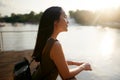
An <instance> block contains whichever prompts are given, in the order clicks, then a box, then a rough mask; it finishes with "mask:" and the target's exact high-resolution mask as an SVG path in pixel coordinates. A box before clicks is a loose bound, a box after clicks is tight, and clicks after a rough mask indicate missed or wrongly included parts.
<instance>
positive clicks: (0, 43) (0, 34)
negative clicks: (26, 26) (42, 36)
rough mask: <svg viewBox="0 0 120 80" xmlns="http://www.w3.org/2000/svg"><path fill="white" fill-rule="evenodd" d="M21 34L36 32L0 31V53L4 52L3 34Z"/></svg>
mask: <svg viewBox="0 0 120 80" xmlns="http://www.w3.org/2000/svg"><path fill="white" fill-rule="evenodd" d="M21 32H37V30H25V31H0V52H4V35H3V33H21Z"/></svg>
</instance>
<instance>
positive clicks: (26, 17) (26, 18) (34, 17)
mask: <svg viewBox="0 0 120 80" xmlns="http://www.w3.org/2000/svg"><path fill="white" fill-rule="evenodd" d="M41 15H42V12H40V13H39V14H35V12H33V11H31V12H30V13H29V14H15V13H12V14H11V16H10V17H8V16H5V17H1V18H0V22H9V23H15V22H20V23H39V20H40V18H41Z"/></svg>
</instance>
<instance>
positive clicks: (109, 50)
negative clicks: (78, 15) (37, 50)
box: [0, 24, 120, 80]
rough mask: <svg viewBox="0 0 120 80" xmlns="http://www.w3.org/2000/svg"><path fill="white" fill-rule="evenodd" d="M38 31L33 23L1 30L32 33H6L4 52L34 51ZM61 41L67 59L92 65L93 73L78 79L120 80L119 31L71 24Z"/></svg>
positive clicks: (85, 74) (79, 75)
mask: <svg viewBox="0 0 120 80" xmlns="http://www.w3.org/2000/svg"><path fill="white" fill-rule="evenodd" d="M37 29H38V25H30V24H26V25H23V24H20V26H18V27H16V26H12V25H11V24H7V26H6V27H1V28H0V31H23V30H24V31H27V30H32V31H33V32H16V33H15V32H3V33H2V34H3V44H4V50H26V49H33V48H34V45H35V41H36V35H37ZM58 40H59V41H60V43H61V44H62V47H63V51H64V54H65V57H66V59H68V60H74V61H82V62H89V63H90V64H91V66H92V69H93V70H92V71H83V72H81V73H80V74H78V75H77V76H76V77H77V79H78V80H120V62H119V61H120V58H119V56H120V30H119V29H111V28H102V27H100V26H98V27H93V26H91V27H88V26H78V25H70V27H69V28H68V32H63V33H60V34H59V36H58ZM73 67H74V66H73ZM70 68H71V67H70Z"/></svg>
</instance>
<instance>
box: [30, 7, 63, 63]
mask: <svg viewBox="0 0 120 80" xmlns="http://www.w3.org/2000/svg"><path fill="white" fill-rule="evenodd" d="M61 11H62V8H61V7H58V6H52V7H50V8H48V9H46V10H45V11H44V13H43V14H42V16H41V19H40V23H39V29H38V34H37V40H36V45H35V48H34V51H33V55H32V57H33V58H34V59H35V60H36V61H37V62H39V61H41V55H42V51H43V49H44V46H45V44H46V41H47V40H48V38H49V37H50V36H51V35H52V33H53V30H54V22H55V21H56V20H59V18H60V15H61Z"/></svg>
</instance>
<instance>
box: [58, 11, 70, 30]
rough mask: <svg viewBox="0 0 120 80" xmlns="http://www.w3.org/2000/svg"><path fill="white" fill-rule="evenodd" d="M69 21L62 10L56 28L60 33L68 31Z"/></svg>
mask: <svg viewBox="0 0 120 80" xmlns="http://www.w3.org/2000/svg"><path fill="white" fill-rule="evenodd" d="M67 27H68V19H67V16H66V14H65V12H64V11H63V10H62V11H61V15H60V18H59V20H58V21H56V28H57V30H59V31H60V32H63V31H67Z"/></svg>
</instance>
